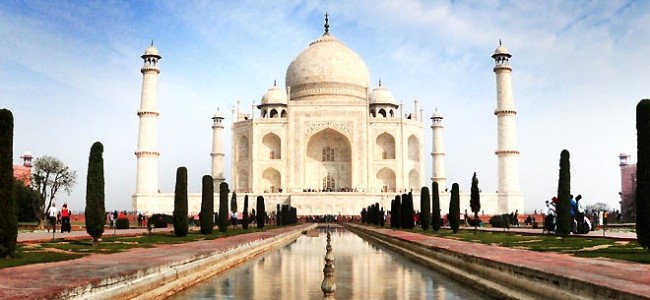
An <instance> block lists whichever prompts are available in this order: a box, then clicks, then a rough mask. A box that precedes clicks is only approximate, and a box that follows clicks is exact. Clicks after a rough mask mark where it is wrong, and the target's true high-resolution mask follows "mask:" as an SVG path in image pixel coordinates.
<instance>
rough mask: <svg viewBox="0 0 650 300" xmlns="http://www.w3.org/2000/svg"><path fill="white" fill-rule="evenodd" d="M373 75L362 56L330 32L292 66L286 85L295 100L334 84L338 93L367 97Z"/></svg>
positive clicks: (311, 46)
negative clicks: (369, 82)
mask: <svg viewBox="0 0 650 300" xmlns="http://www.w3.org/2000/svg"><path fill="white" fill-rule="evenodd" d="M368 78H369V72H368V67H367V66H366V64H365V62H364V61H363V59H361V57H360V56H359V55H358V54H357V53H355V52H354V51H352V49H350V48H348V46H346V45H345V44H344V43H343V42H341V41H339V40H338V39H336V38H335V37H334V36H332V35H331V34H329V33H325V34H323V35H322V36H321V37H320V38H319V39H318V40H316V41H314V42H312V43H311V44H309V47H308V48H307V49H305V50H304V51H303V52H302V53H300V54H299V55H298V56H297V57H296V58H295V59H294V60H293V61H292V62H291V64H290V65H289V68H288V69H287V74H286V80H285V82H286V85H287V86H288V87H291V99H296V98H300V97H301V95H303V94H304V95H307V94H311V93H312V90H314V91H317V90H319V89H321V87H320V86H321V85H323V84H327V85H333V86H334V87H336V90H335V91H333V92H334V93H336V94H342V95H354V96H357V97H359V98H362V99H364V98H365V97H366V96H367V94H366V93H367V92H366V88H367V87H368Z"/></svg>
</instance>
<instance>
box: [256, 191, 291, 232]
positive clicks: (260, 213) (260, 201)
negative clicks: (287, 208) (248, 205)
mask: <svg viewBox="0 0 650 300" xmlns="http://www.w3.org/2000/svg"><path fill="white" fill-rule="evenodd" d="M283 212H284V211H283ZM264 221H266V209H265V207H264V197H262V196H257V228H260V229H261V228H264Z"/></svg>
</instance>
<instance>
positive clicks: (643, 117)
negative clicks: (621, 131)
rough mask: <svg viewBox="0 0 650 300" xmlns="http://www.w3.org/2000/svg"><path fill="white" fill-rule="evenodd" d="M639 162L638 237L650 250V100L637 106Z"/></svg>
mask: <svg viewBox="0 0 650 300" xmlns="http://www.w3.org/2000/svg"><path fill="white" fill-rule="evenodd" d="M636 132H637V142H636V147H637V164H636V191H635V198H634V202H635V206H636V237H637V240H638V241H639V244H640V245H641V246H642V247H643V249H646V250H648V251H650V100H649V99H643V100H641V101H640V102H639V104H637V106H636Z"/></svg>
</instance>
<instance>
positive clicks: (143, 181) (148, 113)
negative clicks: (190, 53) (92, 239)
mask: <svg viewBox="0 0 650 300" xmlns="http://www.w3.org/2000/svg"><path fill="white" fill-rule="evenodd" d="M141 57H142V59H143V60H144V66H143V67H142V69H140V72H142V76H143V77H142V96H141V100H140V110H139V111H138V117H140V129H139V133H138V150H137V151H136V152H135V156H136V157H137V158H138V172H137V179H136V189H135V193H136V195H139V194H154V193H158V192H159V190H158V156H160V153H159V152H158V115H160V113H159V112H158V95H157V86H158V74H160V68H159V67H158V60H160V58H161V56H160V55H159V54H158V50H157V49H156V47H154V46H153V42H151V46H150V47H149V48H147V50H145V52H144V54H143V55H142V56H141Z"/></svg>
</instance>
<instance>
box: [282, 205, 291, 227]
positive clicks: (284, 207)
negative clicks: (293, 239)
mask: <svg viewBox="0 0 650 300" xmlns="http://www.w3.org/2000/svg"><path fill="white" fill-rule="evenodd" d="M282 220H284V224H287V225H291V217H290V216H289V205H286V204H285V205H282Z"/></svg>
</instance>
